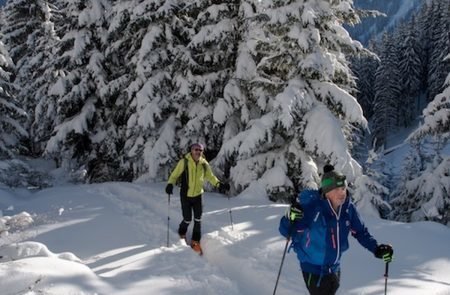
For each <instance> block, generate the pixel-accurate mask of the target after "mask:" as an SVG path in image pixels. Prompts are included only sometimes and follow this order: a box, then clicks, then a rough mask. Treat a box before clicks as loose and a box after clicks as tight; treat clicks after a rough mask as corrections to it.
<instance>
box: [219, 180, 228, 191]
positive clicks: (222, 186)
mask: <svg viewBox="0 0 450 295" xmlns="http://www.w3.org/2000/svg"><path fill="white" fill-rule="evenodd" d="M217 188H218V189H219V192H221V193H226V192H227V191H228V190H229V189H230V185H229V184H228V183H221V182H219V184H218V185H217Z"/></svg>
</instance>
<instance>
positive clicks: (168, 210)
mask: <svg viewBox="0 0 450 295" xmlns="http://www.w3.org/2000/svg"><path fill="white" fill-rule="evenodd" d="M167 195H168V196H169V197H168V198H167V247H169V227H170V194H167Z"/></svg>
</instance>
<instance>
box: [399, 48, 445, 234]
mask: <svg viewBox="0 0 450 295" xmlns="http://www.w3.org/2000/svg"><path fill="white" fill-rule="evenodd" d="M447 59H450V55H448V56H447ZM444 87H445V89H444V91H443V92H442V93H441V94H438V95H437V96H436V97H435V99H434V100H433V101H432V102H430V103H429V104H428V106H427V107H426V108H425V110H424V111H423V116H424V121H423V124H422V125H421V126H419V128H417V129H416V130H415V131H414V132H413V133H412V134H411V135H410V137H409V141H411V142H415V143H418V144H421V145H423V144H424V142H426V141H429V140H430V139H432V138H434V139H435V140H436V141H438V142H439V146H438V147H437V148H436V149H435V153H434V155H432V156H431V159H430V160H429V161H427V164H426V165H425V167H423V168H422V167H419V168H422V169H419V172H418V175H417V176H416V177H410V179H408V180H407V181H406V182H405V183H403V184H402V187H401V188H400V189H397V191H398V195H397V197H396V198H395V199H394V200H393V201H392V205H393V206H394V207H395V211H394V212H393V216H394V217H395V218H396V219H399V220H405V221H417V220H433V221H437V222H441V223H443V224H447V225H449V224H450V214H449V211H450V197H449V192H450V177H449V175H450V169H449V167H450V166H449V165H450V157H449V156H448V155H443V154H441V150H442V147H443V146H445V144H446V143H448V141H449V139H450V74H448V75H447V79H446V81H445V84H444Z"/></svg>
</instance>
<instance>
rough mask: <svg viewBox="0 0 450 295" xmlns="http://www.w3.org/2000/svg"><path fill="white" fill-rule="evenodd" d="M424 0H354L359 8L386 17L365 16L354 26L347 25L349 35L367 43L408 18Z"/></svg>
mask: <svg viewBox="0 0 450 295" xmlns="http://www.w3.org/2000/svg"><path fill="white" fill-rule="evenodd" d="M425 1H426V0H396V1H392V0H355V1H354V5H355V7H356V8H359V9H368V10H378V11H380V12H383V13H385V14H386V15H387V16H386V17H382V16H380V17H377V18H365V19H362V22H361V24H358V25H356V26H355V27H347V29H348V31H349V33H350V35H351V36H352V37H353V38H354V39H356V40H358V41H360V42H361V43H363V44H364V45H367V43H368V42H369V40H370V39H373V38H378V37H379V36H381V34H382V33H383V32H384V31H385V30H389V29H392V28H393V27H395V26H396V25H397V24H398V23H399V22H401V21H403V20H405V19H408V18H409V17H410V16H411V15H412V14H413V13H414V12H416V11H417V10H418V9H420V8H421V7H422V5H423V3H425Z"/></svg>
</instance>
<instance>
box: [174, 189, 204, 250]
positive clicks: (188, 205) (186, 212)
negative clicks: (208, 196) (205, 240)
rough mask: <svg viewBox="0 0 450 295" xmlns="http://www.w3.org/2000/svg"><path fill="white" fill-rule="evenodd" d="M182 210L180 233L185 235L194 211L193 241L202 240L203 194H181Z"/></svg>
mask: <svg viewBox="0 0 450 295" xmlns="http://www.w3.org/2000/svg"><path fill="white" fill-rule="evenodd" d="M180 200H181V211H182V213H183V220H182V221H181V223H180V226H179V227H178V234H179V235H180V236H185V235H186V232H187V230H188V226H189V224H190V223H191V221H192V212H193V213H194V229H193V230H192V241H197V242H200V238H201V235H202V233H201V221H202V211H203V206H202V195H198V196H195V197H188V196H186V195H185V194H181V195H180Z"/></svg>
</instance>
